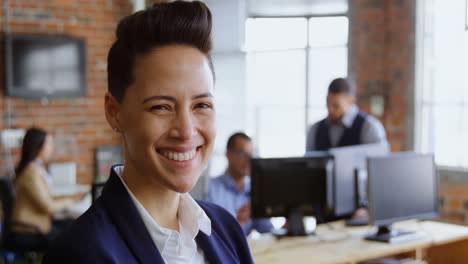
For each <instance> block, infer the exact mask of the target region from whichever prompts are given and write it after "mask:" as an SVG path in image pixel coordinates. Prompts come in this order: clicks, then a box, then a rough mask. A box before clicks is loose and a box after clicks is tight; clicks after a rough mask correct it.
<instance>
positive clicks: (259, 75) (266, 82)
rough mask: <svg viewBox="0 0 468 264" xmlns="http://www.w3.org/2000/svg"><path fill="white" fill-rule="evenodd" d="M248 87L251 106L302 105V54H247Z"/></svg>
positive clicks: (303, 88)
mask: <svg viewBox="0 0 468 264" xmlns="http://www.w3.org/2000/svg"><path fill="white" fill-rule="evenodd" d="M247 87H248V89H247V92H248V94H249V96H248V98H249V103H250V104H253V105H271V104H274V105H278V104H279V105H285V104H286V105H304V104H305V51H304V50H292V51H277V52H257V53H249V54H248V56H247Z"/></svg>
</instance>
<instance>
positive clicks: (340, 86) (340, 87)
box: [328, 78, 356, 96]
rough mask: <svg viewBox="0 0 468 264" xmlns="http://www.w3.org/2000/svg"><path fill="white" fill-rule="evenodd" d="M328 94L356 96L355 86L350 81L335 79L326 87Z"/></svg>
mask: <svg viewBox="0 0 468 264" xmlns="http://www.w3.org/2000/svg"><path fill="white" fill-rule="evenodd" d="M328 93H332V94H337V93H345V94H347V95H351V96H354V95H355V94H356V85H355V84H354V82H353V81H351V80H348V79H344V78H337V79H335V80H333V81H332V82H331V83H330V85H329V86H328Z"/></svg>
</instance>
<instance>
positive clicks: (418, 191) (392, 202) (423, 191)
mask: <svg viewBox="0 0 468 264" xmlns="http://www.w3.org/2000/svg"><path fill="white" fill-rule="evenodd" d="M367 167H368V177H369V178H368V193H369V218H370V222H371V224H373V225H376V226H378V227H379V230H378V232H377V234H375V235H371V236H369V237H367V238H368V239H371V240H377V241H385V242H392V240H398V237H399V236H401V237H404V236H405V235H407V232H398V231H397V230H393V231H392V229H391V228H390V227H391V224H393V223H395V222H398V221H402V220H408V219H429V218H433V217H436V216H437V215H438V182H439V179H438V175H437V172H436V167H435V164H434V156H433V155H432V154H418V153H395V154H391V155H389V156H386V157H373V158H369V159H368V163H367Z"/></svg>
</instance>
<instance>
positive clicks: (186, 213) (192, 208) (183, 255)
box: [114, 166, 211, 264]
mask: <svg viewBox="0 0 468 264" xmlns="http://www.w3.org/2000/svg"><path fill="white" fill-rule="evenodd" d="M114 168H115V172H116V173H117V175H119V178H120V180H121V181H122V183H123V185H124V186H125V189H127V192H128V194H129V195H130V197H131V199H132V201H133V203H134V204H135V207H136V208H137V211H138V213H139V214H140V216H141V218H142V220H143V223H144V224H145V227H146V230H148V232H149V234H150V236H151V238H152V240H153V242H154V244H155V245H156V248H157V249H158V250H159V253H160V254H161V256H162V258H163V260H164V262H165V263H171V264H172V263H175V264H177V263H184V264H186V263H193V264H198V263H207V261H206V260H205V257H204V254H203V250H202V249H201V248H200V247H199V246H198V245H197V243H196V242H195V237H196V236H197V234H198V232H199V231H202V232H203V233H205V234H206V235H208V236H209V235H211V220H210V218H209V217H208V216H207V215H206V213H205V211H203V209H202V208H201V207H200V206H199V205H198V204H197V202H195V200H194V199H193V198H192V197H191V196H190V195H189V194H188V193H183V194H181V195H180V202H179V209H178V218H179V231H180V232H177V231H175V230H172V229H168V228H164V227H162V226H160V225H159V224H158V223H157V222H156V221H154V219H153V218H152V217H151V215H150V214H149V213H148V211H146V209H145V208H144V207H143V205H142V204H141V203H140V202H139V201H138V199H137V198H136V197H135V195H133V193H132V192H131V191H130V189H129V188H128V187H127V185H126V184H125V182H124V181H123V179H122V178H121V174H122V172H123V168H124V167H123V166H119V167H114Z"/></svg>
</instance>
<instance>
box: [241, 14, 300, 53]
mask: <svg viewBox="0 0 468 264" xmlns="http://www.w3.org/2000/svg"><path fill="white" fill-rule="evenodd" d="M306 44H307V20H306V19H305V18H249V19H247V21H246V49H247V50H249V51H250V50H274V49H293V48H304V47H305V46H306Z"/></svg>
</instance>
